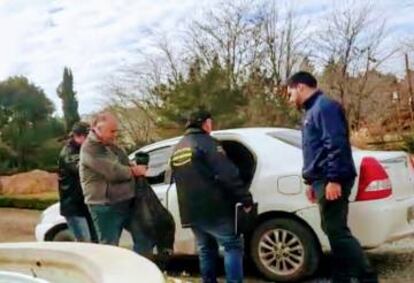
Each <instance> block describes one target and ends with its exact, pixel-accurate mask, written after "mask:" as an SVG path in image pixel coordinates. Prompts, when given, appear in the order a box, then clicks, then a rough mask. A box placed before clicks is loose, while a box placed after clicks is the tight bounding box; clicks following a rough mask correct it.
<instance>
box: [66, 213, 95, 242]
mask: <svg viewBox="0 0 414 283" xmlns="http://www.w3.org/2000/svg"><path fill="white" fill-rule="evenodd" d="M65 219H66V222H67V224H68V227H69V230H70V231H71V232H72V233H73V235H74V236H75V239H76V241H78V242H90V241H91V233H90V231H89V226H88V221H87V220H86V218H85V217H82V216H66V217H65Z"/></svg>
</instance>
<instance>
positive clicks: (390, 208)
mask: <svg viewBox="0 0 414 283" xmlns="http://www.w3.org/2000/svg"><path fill="white" fill-rule="evenodd" d="M411 210H413V211H414V196H412V197H410V198H406V199H404V200H395V199H392V198H390V199H385V200H376V201H363V202H352V203H350V206H349V214H348V224H349V226H350V229H351V231H352V233H353V234H354V235H355V237H356V238H357V239H358V240H359V242H360V243H361V245H362V246H363V247H364V248H366V249H370V248H375V247H378V246H380V245H382V244H384V243H386V242H392V241H396V240H398V239H402V238H405V237H408V236H410V235H414V214H413V213H411ZM296 214H297V215H298V216H299V217H301V218H302V219H303V220H305V221H306V222H307V223H308V224H309V226H311V228H312V229H313V231H314V232H315V234H316V236H317V238H318V239H319V242H320V244H321V247H322V249H323V250H329V249H330V247H329V241H328V239H327V237H326V235H325V234H324V233H323V231H322V229H321V226H320V216H319V210H318V207H317V206H316V205H313V206H311V207H308V208H305V209H302V210H299V211H297V212H296Z"/></svg>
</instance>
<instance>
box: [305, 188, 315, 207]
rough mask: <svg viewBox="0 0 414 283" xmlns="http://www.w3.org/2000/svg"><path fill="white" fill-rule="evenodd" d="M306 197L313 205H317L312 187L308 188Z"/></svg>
mask: <svg viewBox="0 0 414 283" xmlns="http://www.w3.org/2000/svg"><path fill="white" fill-rule="evenodd" d="M306 197H307V198H308V200H309V201H310V202H311V203H315V202H316V197H315V192H314V191H313V188H312V186H308V187H307V188H306Z"/></svg>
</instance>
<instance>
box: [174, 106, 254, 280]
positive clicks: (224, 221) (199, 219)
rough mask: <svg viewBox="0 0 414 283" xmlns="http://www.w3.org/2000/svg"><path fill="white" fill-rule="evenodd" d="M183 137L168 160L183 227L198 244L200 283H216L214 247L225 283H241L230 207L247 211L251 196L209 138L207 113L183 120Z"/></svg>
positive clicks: (239, 250)
mask: <svg viewBox="0 0 414 283" xmlns="http://www.w3.org/2000/svg"><path fill="white" fill-rule="evenodd" d="M186 128H187V130H186V132H185V134H184V137H183V138H182V140H181V141H180V142H179V143H178V145H177V146H176V148H175V151H174V153H173V155H172V157H171V161H170V163H171V167H172V169H173V176H174V179H175V181H176V185H177V194H178V204H179V209H180V217H181V223H182V225H183V227H191V229H192V230H193V232H194V235H195V237H196V240H197V246H198V253H199V258H200V270H201V276H202V279H203V282H204V283H215V282H217V279H216V267H215V263H216V260H217V257H218V245H217V242H218V244H220V245H221V246H223V247H224V265H225V271H226V278H227V282H233V283H236V282H242V280H243V244H242V240H241V238H240V237H239V236H237V235H236V234H235V231H234V207H235V204H236V203H239V202H240V203H242V204H243V205H244V207H245V209H246V210H249V209H251V205H252V196H251V194H250V193H249V191H248V187H247V186H246V185H245V184H244V183H243V181H242V179H241V178H240V176H239V171H238V169H237V167H236V166H235V165H234V164H233V163H232V162H231V161H230V160H229V159H228V158H227V157H226V154H225V152H224V150H223V148H222V147H221V146H220V144H219V143H218V142H217V141H216V140H214V139H213V138H212V137H211V136H210V132H211V131H212V128H213V126H212V119H211V115H210V113H208V112H206V111H203V110H200V111H197V112H195V113H193V114H192V115H191V116H190V118H189V119H188V122H187V125H186Z"/></svg>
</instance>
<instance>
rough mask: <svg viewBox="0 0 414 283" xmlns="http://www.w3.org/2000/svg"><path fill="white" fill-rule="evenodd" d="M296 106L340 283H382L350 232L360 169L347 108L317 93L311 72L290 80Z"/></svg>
mask: <svg viewBox="0 0 414 283" xmlns="http://www.w3.org/2000/svg"><path fill="white" fill-rule="evenodd" d="M287 85H288V93H289V96H290V102H291V103H292V104H294V105H295V106H296V107H297V108H298V109H301V108H303V109H304V110H305V114H304V119H303V128H302V144H303V159H304V165H303V171H302V173H303V178H304V180H305V183H306V184H307V185H308V189H307V196H308V198H309V199H310V200H311V201H312V202H314V201H317V202H318V205H319V209H320V214H321V221H322V223H321V225H322V229H323V230H324V232H325V233H326V235H327V236H328V239H329V242H330V245H331V249H332V254H333V258H334V271H333V276H332V277H333V282H334V283H339V282H340V283H350V282H378V279H377V276H376V274H375V272H373V271H372V269H371V267H370V265H369V263H368V260H367V258H366V256H365V254H364V252H363V251H362V248H361V245H360V244H359V242H358V240H357V239H355V238H354V236H353V235H352V233H351V231H350V229H349V228H348V224H347V218H348V204H349V202H348V198H349V195H350V193H351V189H352V187H353V185H354V181H355V177H356V170H355V165H354V162H353V159H352V150H351V145H350V142H349V130H348V123H347V120H346V117H345V113H344V111H343V108H342V106H341V105H340V104H339V103H338V102H336V101H335V100H333V99H331V98H330V97H328V96H326V95H325V94H324V93H323V92H322V91H321V90H319V89H318V88H317V81H316V79H315V78H314V77H313V76H312V75H311V74H309V73H307V72H298V73H296V74H294V75H293V76H292V77H290V78H289V80H288V82H287Z"/></svg>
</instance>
